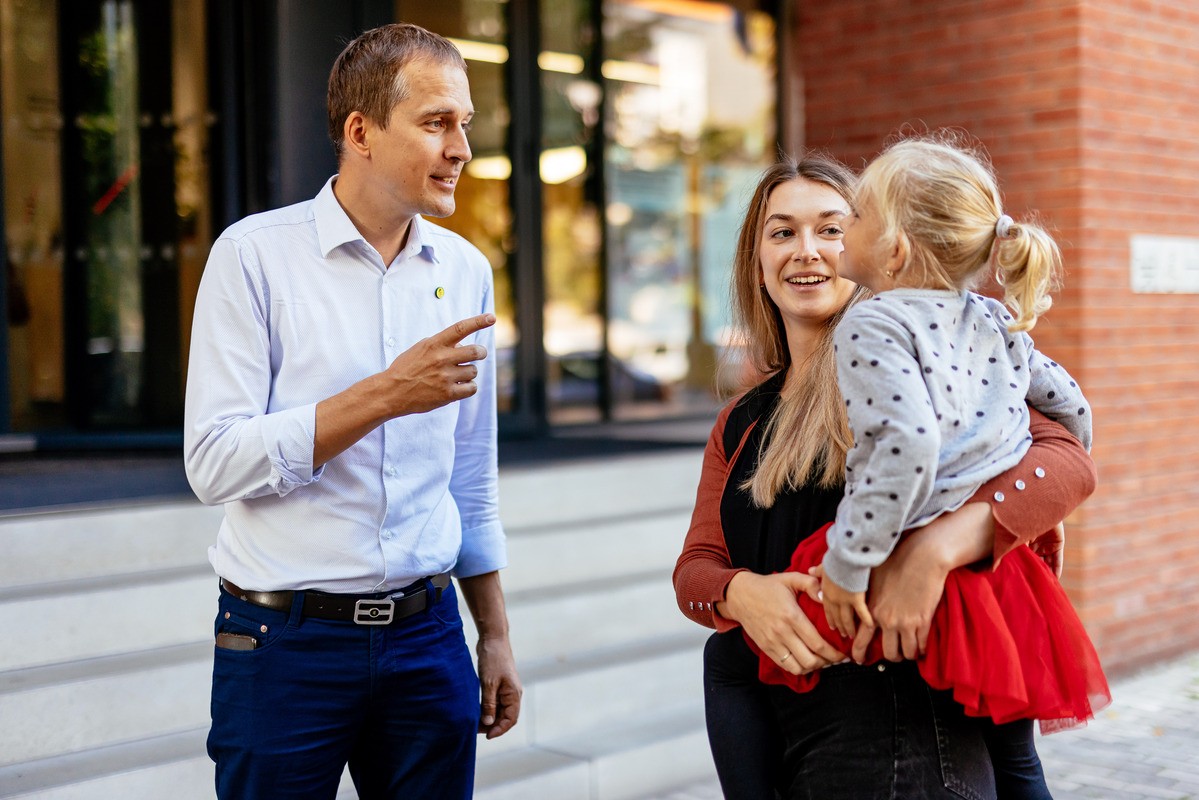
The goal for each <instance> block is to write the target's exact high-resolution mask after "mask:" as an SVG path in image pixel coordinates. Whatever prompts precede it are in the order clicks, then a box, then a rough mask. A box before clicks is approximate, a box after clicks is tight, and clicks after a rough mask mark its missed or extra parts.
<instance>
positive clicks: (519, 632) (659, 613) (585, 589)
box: [463, 570, 694, 662]
mask: <svg viewBox="0 0 1199 800" xmlns="http://www.w3.org/2000/svg"><path fill="white" fill-rule="evenodd" d="M505 594H506V597H507V601H508V619H509V623H510V628H511V639H512V649H513V651H514V653H515V654H516V658H517V661H518V662H521V661H522V660H527V659H534V658H536V659H556V660H562V659H567V658H569V657H571V655H572V654H577V653H582V652H586V651H589V650H596V649H601V648H605V647H611V646H615V645H618V644H620V643H622V642H627V641H629V640H630V639H642V638H653V637H657V636H668V635H671V634H674V633H678V632H679V631H683V630H687V629H688V628H690V627H694V625H693V623H691V622H688V621H687V620H686V619H685V618H684V617H683V615H682V614H680V613H679V611H678V607H677V606H676V605H675V599H674V588H673V587H672V586H671V584H670V576H669V573H665V572H663V571H661V570H655V571H653V572H649V573H639V574H633V575H626V576H623V577H620V578H611V579H604V580H598V581H589V582H587V583H576V584H574V585H573V586H570V587H559V588H556V589H546V590H538V591H530V592H521V591H512V592H505ZM463 624H464V628H465V631H466V640H467V641H468V642H472V643H473V642H474V641H475V640H476V638H477V634H476V631H475V628H474V623H473V621H472V620H471V619H470V616H469V614H465V615H464V616H463Z"/></svg>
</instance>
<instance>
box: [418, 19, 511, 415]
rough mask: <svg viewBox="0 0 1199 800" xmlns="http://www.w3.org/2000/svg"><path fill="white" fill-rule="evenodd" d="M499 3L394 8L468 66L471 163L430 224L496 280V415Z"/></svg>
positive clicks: (503, 277)
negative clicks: (449, 207) (454, 238)
mask: <svg viewBox="0 0 1199 800" xmlns="http://www.w3.org/2000/svg"><path fill="white" fill-rule="evenodd" d="M504 5H505V4H504V3H503V2H500V0H445V2H437V3H425V2H410V1H408V0H398V2H397V3H396V6H395V13H396V19H398V20H400V21H403V22H411V23H413V24H416V25H420V26H422V27H424V28H428V29H429V30H431V31H436V32H437V33H439V34H441V35H443V36H446V37H449V38H450V39H451V40H452V41H453V42H454V43H455V44H456V45H457V47H458V50H459V52H461V53H462V56H463V57H464V58H465V59H466V61H467V66H468V68H469V78H470V94H471V100H472V102H473V103H474V105H475V117H474V121H473V123H472V125H471V133H470V146H471V151H472V154H473V157H472V159H471V161H470V163H469V164H467V165H466V169H465V170H464V174H465V177H463V178H462V180H460V181H459V183H458V188H457V190H456V191H455V199H456V202H457V209H456V210H455V212H454V214H453V215H452V216H450V217H447V218H445V219H437V220H433V221H434V222H436V223H437V224H438V225H444V226H445V227H447V228H449V229H450V230H453V231H455V232H456V233H459V234H461V235H462V236H463V237H465V238H466V240H467V241H469V242H470V243H471V244H473V245H474V246H475V247H477V248H479V250H481V251H482V252H483V255H485V256H487V260H488V261H490V262H491V268H492V270H493V274H494V278H495V306H496V327H495V333H496V350H497V352H496V354H495V357H496V359H497V368H498V379H499V387H498V388H499V410H500V412H501V413H502V412H506V411H510V410H512V408H513V405H514V403H515V402H516V386H517V382H516V363H515V352H516V347H517V344H518V343H519V332H518V330H517V327H516V308H515V303H514V300H513V298H514V295H513V287H512V275H511V271H510V269H509V266H510V259H509V256H510V254H511V253H512V252H513V249H514V247H515V243H514V242H513V240H512V219H511V213H510V211H509V202H508V178H509V176H510V175H511V172H512V164H511V162H510V161H509V160H508V157H507V153H506V150H505V143H506V141H507V136H508V120H509V111H508V104H507V101H506V100H505V98H506V96H507V94H506V90H505V80H504V68H505V67H504V65H505V63H506V62H507V60H508V49H507V47H506V45H505V41H506V38H507V29H506V26H505V16H504V12H505V8H504Z"/></svg>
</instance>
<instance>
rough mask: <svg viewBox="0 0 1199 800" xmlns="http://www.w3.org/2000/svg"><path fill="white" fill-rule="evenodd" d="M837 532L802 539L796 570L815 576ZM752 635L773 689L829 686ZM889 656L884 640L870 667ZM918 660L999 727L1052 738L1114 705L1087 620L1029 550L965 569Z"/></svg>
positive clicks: (812, 611) (845, 643) (810, 604)
mask: <svg viewBox="0 0 1199 800" xmlns="http://www.w3.org/2000/svg"><path fill="white" fill-rule="evenodd" d="M828 527H829V526H827V525H826V526H825V527H824V528H821V529H820V530H819V531H817V532H816V533H815V534H813V535H812V536H809V537H808V538H807V539H805V540H804V541H803V542H802V543H800V545H799V547H797V548H796V550H795V554H794V555H793V556H792V558H791V566H790V567H789V568H788V571H790V572H799V573H802V574H805V575H806V574H807V571H808V569H809V568H810V567H814V566H816V565H818V564H820V562H821V560H822V559H823V558H824V553H825V551H826V550H827V549H828V545H827V542H826V540H825V532H826V531H827V529H828ZM798 600H799V605H800V608H801V609H802V610H803V612H804V614H806V615H807V617H808V619H810V620H812V622H813V623H815V625H816V629H817V630H818V631H819V632H820V635H821V636H822V637H824V639H826V640H827V641H829V642H831V643H832V644H833V645H834V646H835V647H837V648H838V649H839V650H841V652H843V653H845V654H847V655H848V654H849V651H850V648H851V645H852V643H853V642H852V640H850V639H847V638H844V637H842V636H841V635H840V634H838V633H837V632H836V631H835V630H833V629H832V628H830V627H829V624H828V622H827V620H826V619H825V616H824V608H823V607H822V606H821V605H820V604H819V603H818V602H816V601H815V600H813V599H812V598H810V597H808V596H807V595H806V594H804V593H800V594H799V595H798ZM745 638H746V640H747V641H748V642H749V645H750V647H751V648H752V649H753V650H754V652H755V653H757V654H758V661H759V668H758V674H759V677H760V678H761V680H762V681H763V682H764V683H771V684H779V685H783V686H789V687H791V688H792V689H794V690H795V691H797V692H805V691H808V690H809V689H811V688H812V687H814V686H815V685H816V684H817V682H818V681H819V680H820V670H816V671H815V672H813V673H811V674H809V675H792V674H791V673H789V672H787V671H786V670H784V669H782V668H781V667H779V666H778V665H777V664H775V663H774V661H773V660H771V659H770V657H769V656H767V655H765V654H764V653H762V651H761V650H760V649H759V648H758V647H757V645H756V644H754V642H753V641H752V640H750V639H749V637H748V636H746V637H745ZM882 660H883V649H882V640H881V637H879V636H877V635H876V636H875V637H874V640H873V641H872V642H871V643H870V646H869V648H868V650H867V653H866V663H873V662H876V661H882ZM917 664H918V667H919V669H920V674H921V675H922V676H923V677H924V679H925V681H927V682H928V684H929V686H931V687H933V688H934V689H948V690H951V691H952V692H953V696H954V699H955V700H957V701H958V702H959V703H960V704H961V705H962V706H963V707H965V709H966V713H967V714H969V715H971V716H975V717H990V718H991V719H993V720H994V721H995V722H997V723H1004V722H1011V721H1013V720H1017V719H1035V720H1039V721H1040V724H1041V732H1042V733H1052V732H1054V731H1059V730H1065V729H1068V728H1074V727H1078V726H1081V725H1085V724H1086V722H1087V720H1089V719H1091V718H1092V717H1094V716H1095V712H1096V711H1098V710H1100V709H1101V708H1103V707H1104V706H1106V705H1107V704H1108V703H1110V702H1111V691H1110V690H1109V689H1108V685H1107V679H1106V678H1105V677H1104V675H1103V670H1102V668H1101V667H1100V665H1099V656H1098V655H1097V654H1096V653H1095V647H1094V645H1092V644H1091V640H1090V637H1088V636H1087V633H1086V631H1085V630H1084V629H1083V626H1082V622H1081V620H1079V618H1078V614H1077V613H1075V611H1074V607H1073V606H1072V605H1071V604H1070V600H1069V598H1067V597H1066V592H1065V591H1064V590H1063V589H1062V587H1061V584H1060V583H1058V580H1057V577H1056V576H1054V574H1053V572H1052V571H1051V570H1050V569H1049V567H1048V566H1046V565H1045V562H1043V561H1042V560H1041V559H1040V558H1039V557H1037V556H1036V555H1035V554H1034V553H1033V552H1032V551H1031V550H1030V549H1029V548H1028V547H1017V548H1015V549H1014V550H1012V551H1011V552H1010V553H1008V554H1007V555H1005V556H1004V557H1003V559H1002V560H1001V561H1000V562H999V566H998V567H996V568H995V569H994V570H993V571H992V570H991V569H990V568H984V569H981V570H975V569H971V568H969V567H960V568H958V569H955V570H953V571H952V572H950V573H949V577H948V579H947V580H946V581H945V593H944V595H942V597H941V602H940V604H939V605H938V606H937V609H936V611H935V612H934V614H933V619H932V624H931V626H930V629H929V634H928V646H927V648H926V651H925V654H924V655H923V656H921V657H920V659H919V661H918V662H917Z"/></svg>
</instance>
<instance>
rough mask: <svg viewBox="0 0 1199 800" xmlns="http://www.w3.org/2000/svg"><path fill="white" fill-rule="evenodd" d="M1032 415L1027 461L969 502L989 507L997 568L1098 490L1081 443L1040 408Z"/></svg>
mask: <svg viewBox="0 0 1199 800" xmlns="http://www.w3.org/2000/svg"><path fill="white" fill-rule="evenodd" d="M1029 416H1030V419H1029V432H1030V433H1031V434H1032V438H1033V443H1032V446H1031V447H1030V448H1029V450H1028V452H1027V453H1026V454H1025V455H1024V458H1023V459H1022V460H1021V461H1020V463H1019V464H1017V465H1016V466H1014V467H1012V468H1011V469H1009V470H1008V471H1007V472H1004V473H1002V474H1000V475H998V476H996V477H994V478H992V479H991V480H989V481H987V482H986V483H984V484H983V485H982V486H981V487H980V488H979V490H978V491H977V492H975V493H974V496H973V497H972V498H971V502H979V501H980V502H985V503H990V505H991V514H992V516H993V518H994V520H995V546H994V551H993V555H992V563H993V564H998V563H999V561H1000V559H1002V558H1003V557H1004V556H1005V555H1006V554H1008V553H1009V552H1011V551H1012V550H1013V549H1015V548H1016V547H1019V546H1020V545H1022V544H1028V543H1029V542H1031V541H1032V540H1033V539H1036V538H1038V537H1039V536H1041V535H1042V534H1044V533H1045V532H1047V531H1049V530H1050V529H1051V528H1053V526H1055V525H1057V523H1059V522H1061V521H1062V520H1063V519H1065V518H1066V517H1067V516H1069V515H1070V513H1071V512H1072V511H1074V509H1075V508H1077V507H1078V506H1079V505H1081V504H1082V502H1083V501H1084V500H1086V499H1087V498H1088V497H1090V496H1091V493H1092V492H1094V491H1095V484H1096V482H1097V475H1096V473H1095V464H1094V462H1093V461H1091V457H1090V456H1089V455H1087V451H1086V449H1085V448H1084V447H1083V445H1082V444H1081V443H1080V442H1079V441H1078V439H1076V438H1074V436H1072V435H1071V434H1070V433H1069V432H1067V431H1066V429H1065V428H1063V427H1062V426H1061V425H1059V424H1058V423H1056V422H1053V421H1052V420H1050V419H1049V418H1048V417H1046V416H1045V415H1044V414H1041V413H1040V412H1039V411H1037V410H1036V409H1033V408H1030V409H1029Z"/></svg>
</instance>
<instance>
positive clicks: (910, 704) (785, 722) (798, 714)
mask: <svg viewBox="0 0 1199 800" xmlns="http://www.w3.org/2000/svg"><path fill="white" fill-rule="evenodd" d="M882 667H883V669H881V670H880V669H879V665H873V666H858V665H856V664H846V665H840V666H836V667H829V668H828V669H826V670H824V672H823V673H822V674H821V678H820V683H819V684H818V685H817V686H816V688H815V689H813V690H812V691H810V692H805V693H802V694H800V693H796V692H793V691H791V690H790V689H788V688H786V687H782V686H764V685H762V684H761V683H759V682H758V681H757V678H756V676H757V658H756V656H754V655H753V653H752V652H750V650H749V648H748V647H747V646H746V645H745V643H744V640H743V639H742V638H741V633H740V631H732V632H730V633H726V634H714V635H713V636H712V637H711V639H709V642H708V646H707V647H706V648H705V651H704V683H705V700H706V703H707V718H708V736H709V741H710V743H711V746H712V752H713V757H714V760H715V762H716V770H717V775H718V776H719V778H720V782H721V786H722V788H723V789H724V790H725V792H726V796H728V797H730V798H733V797H736V798H744V800H770V798H773V797H775V796H776V794H775V792H776V791H777V793H778V796H782V797H785V798H788V799H789V800H817V799H818V798H819V800H839V799H843V800H883V799H884V798H886V799H889V800H906V799H907V798H929V799H930V800H931V799H932V798H945V799H946V800H948V799H950V798H952V799H956V800H961V798H966V799H967V800H995V798H996V797H997V794H996V788H995V776H994V773H993V771H992V767H991V758H990V754H989V752H988V750H987V745H986V741H985V736H984V734H985V732H986V728H987V727H994V726H988V725H985V724H984V723H983V721H981V720H978V719H974V718H971V717H967V716H966V714H965V712H964V711H963V710H962V707H961V706H960V705H958V704H957V703H955V702H954V701H953V699H952V697H951V696H950V695H949V693H947V692H937V691H934V690H932V689H930V688H929V687H928V684H926V683H925V682H924V680H923V679H922V678H921V677H920V674H919V673H918V672H917V670H916V665H915V664H914V663H912V662H905V663H901V664H891V663H886V664H883V665H882ZM738 675H740V680H738V679H737V676H738ZM763 709H766V710H767V713H766V714H763Z"/></svg>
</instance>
